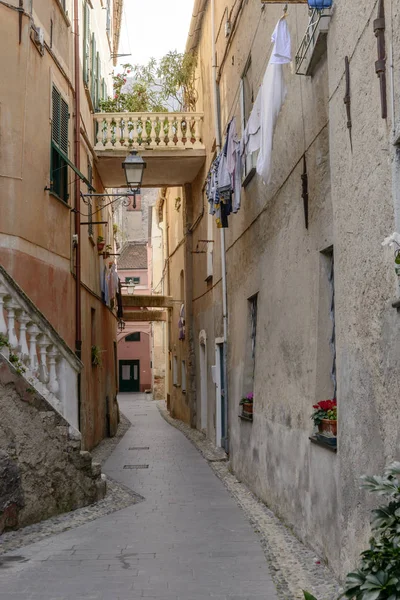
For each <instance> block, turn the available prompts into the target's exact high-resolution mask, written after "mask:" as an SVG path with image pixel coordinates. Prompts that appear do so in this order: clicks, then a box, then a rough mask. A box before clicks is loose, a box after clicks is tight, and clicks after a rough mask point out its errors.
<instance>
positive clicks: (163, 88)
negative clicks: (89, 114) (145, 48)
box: [100, 51, 197, 113]
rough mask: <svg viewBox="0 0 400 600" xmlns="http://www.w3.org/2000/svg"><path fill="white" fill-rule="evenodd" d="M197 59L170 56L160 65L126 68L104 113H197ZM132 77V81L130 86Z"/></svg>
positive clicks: (105, 103)
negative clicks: (175, 111)
mask: <svg viewBox="0 0 400 600" xmlns="http://www.w3.org/2000/svg"><path fill="white" fill-rule="evenodd" d="M196 65H197V55H196V54H194V53H186V54H181V53H179V52H176V51H174V52H169V53H168V54H166V55H165V56H164V57H163V58H162V59H161V60H160V61H159V62H158V63H157V61H156V59H154V58H151V59H150V61H149V62H148V63H147V65H131V64H128V63H127V64H125V65H122V69H123V70H122V72H121V73H118V74H117V75H114V76H113V80H114V95H113V97H112V98H111V97H110V98H107V100H103V101H101V102H100V110H101V111H103V112H109V113H120V112H168V111H172V110H179V111H194V110H195V109H196V101H197V92H196V89H195V70H196ZM128 76H129V78H130V79H131V81H129V83H128V84H127V80H128Z"/></svg>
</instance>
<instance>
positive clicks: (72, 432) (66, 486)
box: [0, 266, 106, 534]
mask: <svg viewBox="0 0 400 600" xmlns="http://www.w3.org/2000/svg"><path fill="white" fill-rule="evenodd" d="M27 333H28V336H29V346H28V341H27ZM82 366H83V365H82V363H81V362H80V361H79V360H78V359H77V357H76V356H75V354H74V353H73V352H72V351H71V349H70V348H69V347H68V346H67V345H66V344H65V342H64V341H63V340H62V338H61V337H60V336H59V335H58V333H57V332H56V331H55V329H54V328H53V327H52V326H51V324H50V323H49V322H48V321H47V320H46V318H45V317H44V316H43V315H42V314H41V313H40V311H39V310H38V309H37V308H36V307H35V306H34V304H33V303H32V301H31V300H30V299H29V298H28V297H27V296H26V295H25V294H24V292H23V291H22V290H21V288H20V287H19V286H18V285H17V284H16V283H15V282H14V281H13V280H12V278H11V277H10V276H9V275H8V274H7V272H6V271H5V270H4V269H3V268H2V267H1V266H0V414H1V419H0V534H1V533H2V532H3V531H4V530H7V529H15V528H18V527H23V526H26V525H29V524H32V523H35V522H38V521H41V520H43V519H47V518H49V517H51V516H54V515H56V514H60V513H63V512H67V511H70V510H74V509H76V508H80V507H82V506H86V505H88V504H91V503H92V502H96V501H97V500H100V499H102V498H103V497H104V496H105V493H106V480H105V476H104V475H102V474H101V465H100V464H97V463H94V462H93V461H92V457H91V455H90V453H89V452H85V451H82V450H81V435H80V432H79V431H78V387H77V376H78V373H79V372H80V370H81V369H82Z"/></svg>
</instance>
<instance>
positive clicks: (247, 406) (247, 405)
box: [242, 402, 253, 415]
mask: <svg viewBox="0 0 400 600" xmlns="http://www.w3.org/2000/svg"><path fill="white" fill-rule="evenodd" d="M242 407H243V412H246V413H249V414H251V415H252V414H253V403H252V402H244V403H243V404H242Z"/></svg>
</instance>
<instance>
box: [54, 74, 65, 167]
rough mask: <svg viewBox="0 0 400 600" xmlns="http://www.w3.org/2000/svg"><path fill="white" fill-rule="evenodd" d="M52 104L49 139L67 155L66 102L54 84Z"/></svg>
mask: <svg viewBox="0 0 400 600" xmlns="http://www.w3.org/2000/svg"><path fill="white" fill-rule="evenodd" d="M52 104H53V107H52V124H51V139H52V141H53V143H54V144H55V145H56V146H57V148H59V149H60V150H61V152H63V153H64V154H65V155H66V156H68V121H69V110H68V104H67V103H66V102H65V100H64V99H63V98H61V94H60V92H59V91H58V90H57V88H56V87H54V86H53V92H52Z"/></svg>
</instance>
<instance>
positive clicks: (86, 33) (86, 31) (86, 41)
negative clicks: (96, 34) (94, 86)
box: [83, 2, 90, 86]
mask: <svg viewBox="0 0 400 600" xmlns="http://www.w3.org/2000/svg"><path fill="white" fill-rule="evenodd" d="M83 11H84V19H83V20H84V23H83V81H84V83H85V84H86V85H87V86H89V72H90V66H89V63H90V8H89V5H88V3H87V2H85V4H84V6H83Z"/></svg>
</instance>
